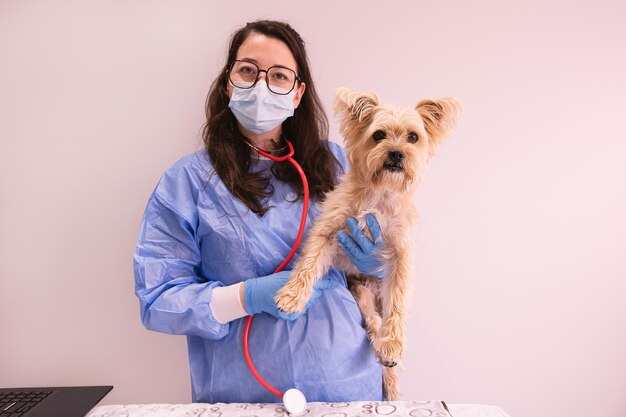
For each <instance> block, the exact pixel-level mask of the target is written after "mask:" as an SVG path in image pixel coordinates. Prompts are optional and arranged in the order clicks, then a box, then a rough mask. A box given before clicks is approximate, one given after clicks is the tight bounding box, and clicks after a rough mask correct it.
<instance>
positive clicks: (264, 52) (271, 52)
mask: <svg viewBox="0 0 626 417" xmlns="http://www.w3.org/2000/svg"><path fill="white" fill-rule="evenodd" d="M237 59H241V60H245V61H250V62H254V63H255V64H257V65H258V66H259V67H260V68H261V69H265V68H269V67H271V66H273V65H281V66H283V67H287V68H292V69H294V70H296V71H297V65H296V59H295V58H294V56H293V54H292V53H291V50H290V49H289V47H288V46H287V44H286V43H285V42H283V41H281V40H278V39H276V38H271V37H269V36H265V35H262V34H259V33H251V34H250V36H248V37H247V38H246V40H245V41H243V43H242V44H241V46H240V47H239V50H238V51H237Z"/></svg>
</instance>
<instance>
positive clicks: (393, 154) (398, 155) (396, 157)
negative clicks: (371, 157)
mask: <svg viewBox="0 0 626 417" xmlns="http://www.w3.org/2000/svg"><path fill="white" fill-rule="evenodd" d="M387 156H389V159H391V160H392V161H393V162H400V161H402V160H403V159H404V153H402V152H400V151H389V152H388V153H387Z"/></svg>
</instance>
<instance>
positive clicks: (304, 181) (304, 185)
mask: <svg viewBox="0 0 626 417" xmlns="http://www.w3.org/2000/svg"><path fill="white" fill-rule="evenodd" d="M248 144H249V145H250V146H251V147H252V148H254V149H255V150H256V151H257V152H258V153H259V154H260V155H262V156H264V157H266V158H268V159H271V160H272V161H274V162H284V161H287V162H289V163H290V164H291V165H293V167H294V168H295V169H296V171H298V174H300V179H301V180H302V190H303V193H304V196H303V204H302V215H301V218H300V227H299V228H298V234H297V236H296V241H295V242H294V244H293V246H292V247H291V251H290V252H289V254H288V255H287V257H286V258H285V260H284V261H283V262H282V263H281V264H280V265H279V266H278V268H276V270H275V271H274V273H277V272H280V271H282V270H283V269H284V268H285V266H287V264H288V263H289V261H291V258H293V256H294V255H295V253H296V250H297V249H298V246H299V245H300V241H301V240H302V235H303V234H304V227H305V226H306V218H307V213H308V212H309V182H308V181H307V179H306V175H305V174H304V170H303V169H302V167H301V166H300V165H299V164H298V162H296V160H294V159H293V154H294V150H293V145H292V144H291V142H289V141H287V146H288V147H289V152H288V153H287V155H284V156H280V157H278V156H274V155H271V154H270V153H268V152H266V151H264V150H262V149H259V148H257V147H255V146H253V145H252V144H250V143H248ZM253 318H254V316H252V315H251V316H249V317H248V320H247V322H246V327H245V329H244V332H243V354H244V357H245V359H246V363H247V364H248V368H250V372H252V375H254V377H255V378H256V379H257V381H259V383H260V384H261V385H263V386H264V387H265V388H266V389H267V390H269V391H270V392H271V393H272V394H274V395H276V396H277V397H278V398H283V395H284V393H283V392H281V391H279V390H278V389H276V388H274V387H273V386H272V385H270V384H269V383H268V382H267V381H265V379H263V377H262V376H261V375H260V374H259V372H258V371H257V370H256V368H255V367H254V364H253V363H252V358H251V357H250V349H249V347H248V336H249V334H250V327H251V326H252V319H253Z"/></svg>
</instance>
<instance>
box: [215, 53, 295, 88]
mask: <svg viewBox="0 0 626 417" xmlns="http://www.w3.org/2000/svg"><path fill="white" fill-rule="evenodd" d="M237 62H244V63H246V64H250V65H254V66H255V67H256V69H257V73H256V79H255V80H254V82H253V83H252V85H250V87H239V86H238V85H235V83H234V82H233V80H231V79H230V75H231V74H232V69H233V66H234V65H235V64H236V63H237ZM272 68H280V69H286V70H289V71H291V72H293V75H294V76H295V78H294V80H293V85H292V86H291V89H290V90H289V91H287V92H286V93H277V92H276V91H274V90H272V87H270V80H269V77H268V76H267V75H268V72H269V71H270V70H271V69H272ZM226 72H228V81H230V83H231V84H232V85H234V86H235V87H237V88H241V89H243V90H249V89H250V88H253V87H254V86H255V85H256V83H257V82H259V77H260V76H261V73H262V72H264V73H265V84H266V85H267V88H268V89H269V90H270V91H271V92H272V93H274V94H278V95H280V96H286V95H287V94H289V93H291V92H292V91H293V89H294V88H295V87H296V82H302V78H300V76H299V75H298V73H297V72H295V71H294V70H292V69H291V68H288V67H285V66H283V65H272V66H271V67H269V68H268V69H264V70H262V69H261V68H259V66H258V65H257V64H255V63H254V62H250V61H245V60H243V59H236V60H234V61H233V62H231V63H230V65H228V68H227V69H226Z"/></svg>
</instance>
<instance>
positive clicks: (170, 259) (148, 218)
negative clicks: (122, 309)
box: [133, 192, 229, 339]
mask: <svg viewBox="0 0 626 417" xmlns="http://www.w3.org/2000/svg"><path fill="white" fill-rule="evenodd" d="M195 235H196V231H195V226H194V224H193V223H192V222H190V221H188V220H187V219H186V218H185V217H184V216H183V215H182V214H181V213H180V212H179V211H178V210H176V209H175V208H174V207H173V206H172V205H170V204H168V203H167V202H165V201H164V200H163V199H161V198H159V196H158V194H157V193H156V192H154V193H153V194H152V196H151V197H150V200H149V201H148V206H147V208H146V211H145V213H144V217H143V221H142V223H141V228H140V233H139V239H138V243H137V249H136V251H135V255H134V258H133V263H134V271H135V294H136V295H137V297H138V298H139V304H140V309H141V321H142V322H143V324H144V326H145V327H146V328H147V329H149V330H155V331H158V332H164V333H169V334H176V335H188V336H200V337H202V338H205V339H221V338H223V337H224V336H226V335H227V334H228V331H229V323H226V324H222V323H219V322H218V321H217V320H216V319H215V318H214V317H213V313H212V311H211V308H210V306H209V303H210V301H211V296H212V293H213V288H215V287H217V286H223V285H224V284H223V283H221V282H219V281H215V280H208V279H206V278H204V277H202V276H201V272H200V265H201V255H200V248H199V245H198V243H197V242H196V239H195Z"/></svg>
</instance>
